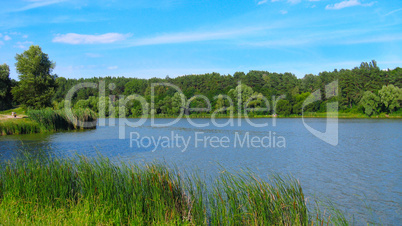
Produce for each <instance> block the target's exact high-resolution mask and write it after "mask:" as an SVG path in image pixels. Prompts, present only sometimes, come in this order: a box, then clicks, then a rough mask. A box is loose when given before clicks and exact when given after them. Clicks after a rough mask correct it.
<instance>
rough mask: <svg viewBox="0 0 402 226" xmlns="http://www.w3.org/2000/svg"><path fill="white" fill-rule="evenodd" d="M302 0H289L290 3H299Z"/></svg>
mask: <svg viewBox="0 0 402 226" xmlns="http://www.w3.org/2000/svg"><path fill="white" fill-rule="evenodd" d="M300 2H301V0H288V3H290V4H293V5H294V4H299V3H300Z"/></svg>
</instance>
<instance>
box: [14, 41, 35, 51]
mask: <svg viewBox="0 0 402 226" xmlns="http://www.w3.org/2000/svg"><path fill="white" fill-rule="evenodd" d="M32 44H33V42H30V41H25V42H17V43H16V45H14V47H16V48H20V49H27V48H28V45H32Z"/></svg>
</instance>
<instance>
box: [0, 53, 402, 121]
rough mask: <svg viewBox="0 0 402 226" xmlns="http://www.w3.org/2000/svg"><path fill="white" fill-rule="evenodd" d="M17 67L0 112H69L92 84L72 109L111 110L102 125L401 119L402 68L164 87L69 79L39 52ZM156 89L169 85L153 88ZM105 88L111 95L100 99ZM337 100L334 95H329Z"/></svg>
mask: <svg viewBox="0 0 402 226" xmlns="http://www.w3.org/2000/svg"><path fill="white" fill-rule="evenodd" d="M16 60H17V63H16V69H17V72H18V73H19V79H20V81H19V82H18V83H17V84H13V82H12V81H11V80H10V79H9V68H8V66H7V65H5V64H4V65H1V66H0V81H1V83H0V109H5V108H8V107H10V104H11V96H10V89H11V88H12V89H11V93H12V95H13V100H14V103H17V104H21V105H22V106H24V107H27V108H34V109H41V108H44V107H48V106H52V107H53V108H54V109H62V108H64V107H65V106H66V105H67V103H65V98H66V95H67V93H68V92H69V91H70V90H71V89H72V88H73V87H75V86H76V85H78V84H83V83H92V84H96V87H97V88H82V87H81V88H78V89H77V91H76V92H75V93H74V95H73V98H72V99H71V100H69V101H68V104H70V103H71V105H72V106H73V107H74V108H77V109H79V108H89V109H91V110H93V111H95V112H98V113H101V110H102V109H103V110H105V114H99V116H100V117H103V116H112V117H118V116H131V117H138V116H141V115H143V114H158V115H161V116H174V115H178V114H179V113H185V114H219V115H227V114H237V113H244V112H246V111H247V112H248V114H249V115H269V114H279V115H291V114H293V115H301V114H302V112H330V111H333V110H334V109H327V106H328V104H329V103H331V102H336V101H337V102H338V106H339V110H340V111H341V112H344V113H365V114H367V115H368V116H371V115H376V114H380V113H385V114H392V113H395V112H397V114H400V113H401V112H400V109H401V108H400V105H401V100H402V94H401V92H402V91H401V89H400V87H402V68H399V67H397V68H395V69H393V70H389V69H388V70H380V68H379V67H378V66H377V63H376V62H375V61H374V60H373V61H372V62H370V63H365V62H363V63H361V65H360V66H359V67H355V68H353V69H352V70H349V69H341V70H337V69H335V70H334V71H332V72H326V71H324V72H321V73H319V74H318V75H312V74H307V75H305V76H304V77H303V78H300V79H299V78H297V77H296V76H295V75H294V74H291V73H272V72H268V71H249V72H248V73H247V74H245V73H244V72H236V73H234V74H233V75H220V74H219V73H208V74H201V75H184V76H179V77H176V78H170V77H169V76H166V78H164V79H162V78H151V79H138V78H125V77H103V78H101V77H94V78H87V79H84V78H81V79H67V78H63V77H57V76H56V75H52V74H51V72H52V70H53V68H54V66H55V64H54V63H53V62H52V61H50V60H49V57H48V55H47V54H45V53H43V52H42V50H41V48H40V47H39V46H31V47H30V48H29V49H28V50H27V51H25V52H23V53H22V54H17V55H16ZM334 81H336V82H337V85H338V86H337V89H336V88H333V89H332V91H330V90H329V89H328V87H327V90H326V86H327V85H328V84H332V83H331V82H334ZM156 83H159V84H161V83H163V85H154V86H152V84H156ZM102 84H103V85H102ZM167 84H170V85H167ZM333 86H334V87H336V86H335V85H333ZM102 87H104V93H102V92H100V91H101V90H102ZM179 90H180V92H178V91H179ZM331 92H332V93H333V94H330V95H328V94H329V93H331ZM335 93H336V94H335ZM133 95H136V96H133ZM128 97H129V98H128ZM312 97H314V98H315V100H314V101H310V102H311V103H310V104H308V105H306V104H305V101H309V100H311V98H312ZM127 98H128V99H127ZM308 98H310V99H308ZM67 106H68V105H67ZM122 106H124V108H122Z"/></svg>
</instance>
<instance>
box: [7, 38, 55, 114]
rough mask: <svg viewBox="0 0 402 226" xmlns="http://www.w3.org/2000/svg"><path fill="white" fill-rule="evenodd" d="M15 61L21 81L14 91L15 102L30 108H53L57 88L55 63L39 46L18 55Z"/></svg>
mask: <svg viewBox="0 0 402 226" xmlns="http://www.w3.org/2000/svg"><path fill="white" fill-rule="evenodd" d="M15 59H16V60H17V62H16V64H15V66H16V69H17V72H18V74H19V76H18V77H19V79H20V81H19V83H18V85H17V86H16V87H14V88H13V89H12V94H13V96H14V98H15V100H16V101H18V102H19V103H21V104H22V105H23V106H25V107H28V108H35V109H38V108H43V107H47V106H51V99H52V97H53V95H54V94H55V88H56V80H55V79H56V76H55V75H53V74H51V73H52V70H53V69H54V67H55V63H53V62H52V61H50V59H49V56H48V55H47V54H46V53H43V52H42V49H41V48H40V47H39V46H34V45H32V46H31V47H29V49H28V50H26V51H24V52H23V53H22V54H17V55H16V57H15Z"/></svg>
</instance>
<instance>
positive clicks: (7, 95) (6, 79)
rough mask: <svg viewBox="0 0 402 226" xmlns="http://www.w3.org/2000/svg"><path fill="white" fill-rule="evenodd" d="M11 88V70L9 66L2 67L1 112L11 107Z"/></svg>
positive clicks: (0, 67) (0, 85) (0, 83)
mask: <svg viewBox="0 0 402 226" xmlns="http://www.w3.org/2000/svg"><path fill="white" fill-rule="evenodd" d="M11 87H12V81H11V79H10V68H9V67H8V65H7V64H3V65H0V110H4V109H8V108H10V107H11V103H12V96H11Z"/></svg>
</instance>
